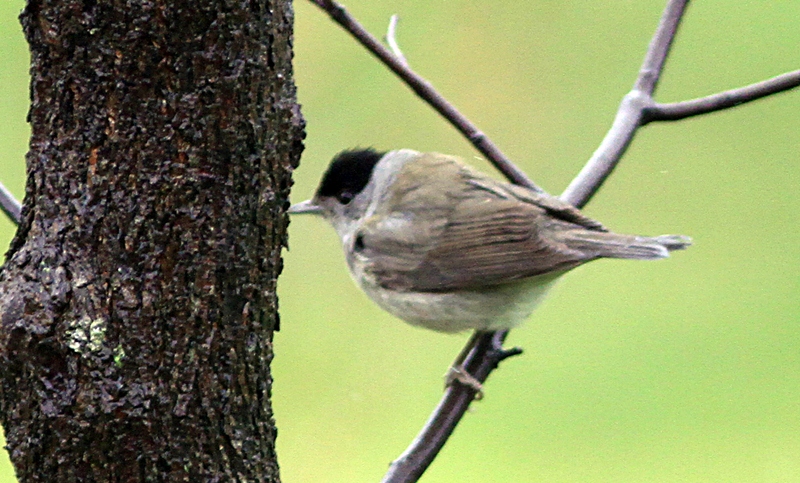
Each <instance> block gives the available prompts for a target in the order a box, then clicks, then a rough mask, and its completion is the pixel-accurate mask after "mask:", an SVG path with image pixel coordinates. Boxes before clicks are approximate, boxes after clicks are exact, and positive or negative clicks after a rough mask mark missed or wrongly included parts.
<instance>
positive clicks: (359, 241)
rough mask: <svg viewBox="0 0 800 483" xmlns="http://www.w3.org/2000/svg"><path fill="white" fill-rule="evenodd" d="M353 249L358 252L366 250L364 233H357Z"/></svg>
mask: <svg viewBox="0 0 800 483" xmlns="http://www.w3.org/2000/svg"><path fill="white" fill-rule="evenodd" d="M353 250H355V251H357V252H361V251H364V234H363V233H359V234H358V235H356V241H355V242H354V243H353Z"/></svg>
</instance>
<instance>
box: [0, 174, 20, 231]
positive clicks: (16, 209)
mask: <svg viewBox="0 0 800 483" xmlns="http://www.w3.org/2000/svg"><path fill="white" fill-rule="evenodd" d="M0 208H1V209H2V210H3V213H5V214H6V216H8V218H9V219H10V220H11V221H13V222H14V224H15V225H19V219H20V212H21V211H22V205H21V204H20V202H19V201H17V200H16V198H14V195H12V194H11V192H10V191H8V189H7V188H6V187H5V186H3V183H0Z"/></svg>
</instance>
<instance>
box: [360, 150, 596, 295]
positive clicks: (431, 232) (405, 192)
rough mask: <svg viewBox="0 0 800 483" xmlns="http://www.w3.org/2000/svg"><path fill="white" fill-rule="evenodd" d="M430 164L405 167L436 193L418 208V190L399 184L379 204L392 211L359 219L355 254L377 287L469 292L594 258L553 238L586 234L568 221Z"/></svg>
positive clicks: (469, 173) (457, 168)
mask: <svg viewBox="0 0 800 483" xmlns="http://www.w3.org/2000/svg"><path fill="white" fill-rule="evenodd" d="M430 163H435V164H436V166H434V168H436V169H432V166H422V165H421V163H420V162H415V163H410V164H409V165H408V166H409V167H412V166H413V167H414V169H421V170H422V173H425V175H427V176H431V177H432V180H431V182H432V183H434V184H435V185H437V186H441V189H440V190H435V193H426V194H430V196H425V197H424V198H425V199H424V203H422V202H420V197H419V196H414V190H415V189H418V188H416V186H417V185H413V184H411V183H409V185H408V187H406V186H403V185H402V183H401V182H399V181H398V182H397V183H401V184H398V185H397V186H395V187H394V188H395V189H394V190H393V195H392V200H391V202H390V203H388V204H384V206H391V207H392V211H391V212H382V213H376V215H375V216H373V217H371V218H369V219H367V220H365V222H364V223H363V224H362V226H361V228H360V229H359V230H358V232H357V234H356V237H355V243H354V251H355V255H356V256H359V257H362V258H363V260H364V261H365V271H366V272H367V273H368V274H370V275H371V276H373V277H374V279H375V281H376V282H377V283H378V284H379V285H381V286H382V287H385V288H390V289H395V290H407V291H449V290H456V289H465V288H474V287H479V286H486V285H495V284H501V283H505V282H510V281H513V280H519V279H521V278H525V277H530V276H534V275H541V274H545V273H553V272H560V271H565V270H569V269H570V268H573V267H575V266H577V265H579V264H580V263H582V262H585V261H587V260H589V259H591V258H593V257H591V256H587V255H586V254H584V253H583V252H581V251H578V250H574V249H570V248H569V247H568V246H567V245H566V244H564V243H563V242H562V241H560V238H561V237H559V236H552V235H557V234H558V233H559V232H563V231H569V230H574V229H579V230H585V228H583V227H580V226H576V224H575V223H574V222H572V220H569V221H565V220H562V219H559V218H558V217H555V216H553V215H552V213H551V212H550V210H549V209H548V208H547V207H543V206H541V205H540V204H537V203H535V202H532V201H531V200H528V199H525V200H523V199H520V198H519V197H518V196H515V195H513V193H510V192H506V191H504V190H503V189H502V187H501V188H497V187H496V185H500V184H499V183H497V182H493V181H491V180H490V179H489V178H488V177H486V176H484V175H482V174H480V173H477V172H475V171H473V170H471V169H469V168H466V167H465V166H463V165H460V164H447V163H442V162H441V160H438V161H437V160H430ZM404 169H405V168H404ZM410 174H414V173H410ZM398 179H401V180H402V179H417V180H418V179H419V178H415V177H414V176H410V177H406V176H401V177H399V178H398ZM459 183H460V184H459ZM575 211H576V212H577V210H575ZM578 213H580V212H578ZM581 216H582V215H581ZM594 229H597V228H596V227H594ZM542 235H545V236H542Z"/></svg>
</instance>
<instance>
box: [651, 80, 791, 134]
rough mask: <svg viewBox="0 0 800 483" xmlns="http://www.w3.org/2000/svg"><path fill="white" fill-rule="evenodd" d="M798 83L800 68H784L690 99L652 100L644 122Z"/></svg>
mask: <svg viewBox="0 0 800 483" xmlns="http://www.w3.org/2000/svg"><path fill="white" fill-rule="evenodd" d="M798 86H800V70H795V71H793V72H787V73H785V74H781V75H779V76H776V77H773V78H771V79H767V80H765V81H761V82H758V83H755V84H750V85H749V86H745V87H740V88H738V89H731V90H729V91H725V92H720V93H717V94H713V95H710V96H706V97H701V98H698V99H691V100H689V101H682V102H671V103H668V104H659V103H655V104H652V105H650V106H649V107H647V108H645V113H644V119H643V121H642V122H643V123H649V122H653V121H679V120H681V119H686V118H687V117H692V116H698V115H700V114H708V113H709V112H714V111H721V110H723V109H728V108H731V107H736V106H739V105H741V104H744V103H747V102H750V101H755V100H756V99H761V98H762V97H767V96H771V95H772V94H777V93H778V92H783V91H788V90H790V89H794V88H795V87H798Z"/></svg>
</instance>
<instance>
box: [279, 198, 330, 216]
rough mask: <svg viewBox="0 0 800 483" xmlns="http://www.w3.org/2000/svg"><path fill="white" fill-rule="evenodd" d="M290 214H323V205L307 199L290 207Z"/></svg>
mask: <svg viewBox="0 0 800 483" xmlns="http://www.w3.org/2000/svg"><path fill="white" fill-rule="evenodd" d="M287 213H289V214H290V215H304V214H305V215H321V214H322V207H321V206H318V205H315V204H314V203H313V202H312V201H311V200H305V201H302V202H300V203H296V204H294V205H292V206H290V207H289V211H288V212H287Z"/></svg>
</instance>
